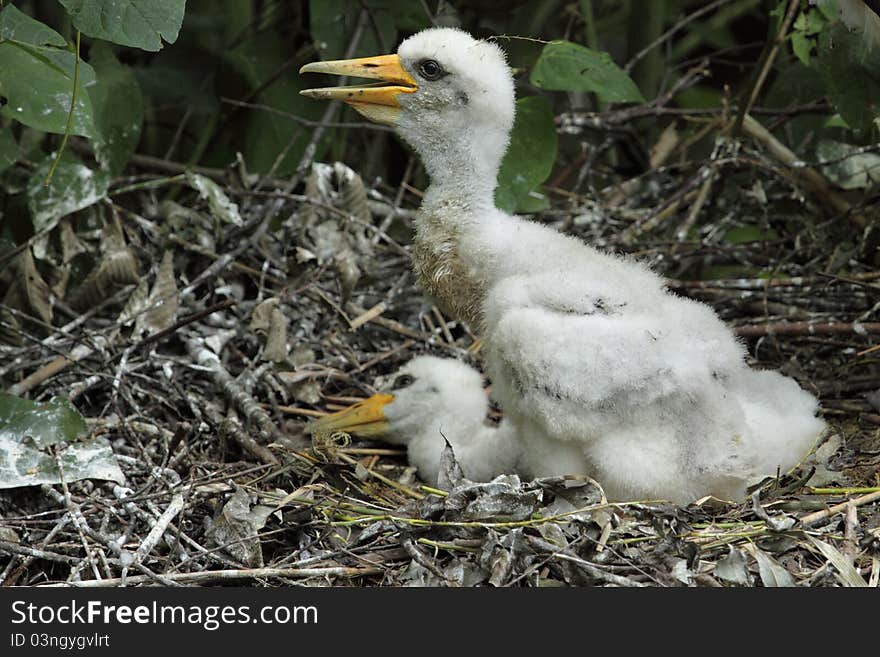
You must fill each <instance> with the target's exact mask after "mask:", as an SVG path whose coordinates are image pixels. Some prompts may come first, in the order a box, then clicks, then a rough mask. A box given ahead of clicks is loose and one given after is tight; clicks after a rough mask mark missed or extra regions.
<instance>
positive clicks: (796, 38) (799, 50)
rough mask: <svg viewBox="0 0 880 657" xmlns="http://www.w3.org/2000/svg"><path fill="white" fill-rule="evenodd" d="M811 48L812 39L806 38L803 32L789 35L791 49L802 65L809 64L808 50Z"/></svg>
mask: <svg viewBox="0 0 880 657" xmlns="http://www.w3.org/2000/svg"><path fill="white" fill-rule="evenodd" d="M812 48H813V40H812V39H809V38H807V37H806V35H804V33H803V32H795V33H793V34H792V35H791V49H792V51H794V54H795V56H796V57H797V58H798V59H799V60H801V63H802V64H803V65H804V66H809V65H810V50H812Z"/></svg>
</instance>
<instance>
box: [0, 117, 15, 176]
mask: <svg viewBox="0 0 880 657" xmlns="http://www.w3.org/2000/svg"><path fill="white" fill-rule="evenodd" d="M18 153H19V149H18V142H16V141H15V137H14V136H13V135H12V130H11V129H9V128H0V171H4V170H5V169H8V168H9V167H11V166H12V165H13V164H15V161H16V160H17V159H18Z"/></svg>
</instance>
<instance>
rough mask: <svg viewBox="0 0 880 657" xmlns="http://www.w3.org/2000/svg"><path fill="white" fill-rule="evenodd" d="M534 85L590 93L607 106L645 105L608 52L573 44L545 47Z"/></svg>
mask: <svg viewBox="0 0 880 657" xmlns="http://www.w3.org/2000/svg"><path fill="white" fill-rule="evenodd" d="M531 82H532V84H534V85H536V86H538V87H541V88H543V89H549V90H551V91H591V92H594V93H595V94H596V96H598V98H599V100H602V101H605V102H608V103H643V102H645V99H644V97H642V94H641V92H640V91H639V88H638V87H637V86H636V83H635V82H633V81H632V78H630V77H629V76H628V75H627V74H626V73H625V72H624V71H623V69H621V68H620V67H619V66H617V64H615V63H614V61H613V60H612V59H611V56H610V55H609V54H608V53H607V52H598V51H596V50H590V49H589V48H585V47H584V46H581V45H578V44H576V43H571V42H570V41H551V42H550V43H548V44H547V45H545V46H544V49H543V50H542V51H541V56H540V57H539V58H538V61H537V62H536V63H535V67H534V68H533V69H532V75H531Z"/></svg>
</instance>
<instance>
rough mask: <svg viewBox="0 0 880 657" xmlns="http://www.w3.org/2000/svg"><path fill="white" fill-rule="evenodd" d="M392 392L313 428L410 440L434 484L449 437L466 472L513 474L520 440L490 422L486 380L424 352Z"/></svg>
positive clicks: (477, 476) (483, 476)
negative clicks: (488, 421) (484, 382)
mask: <svg viewBox="0 0 880 657" xmlns="http://www.w3.org/2000/svg"><path fill="white" fill-rule="evenodd" d="M391 381H392V384H391V386H390V388H389V390H388V391H387V392H386V391H383V392H380V393H378V394H375V395H373V396H372V397H370V398H369V399H365V400H364V401H362V402H359V403H357V404H355V405H353V406H350V407H349V408H346V409H344V410H342V411H339V412H337V413H333V414H331V415H327V416H325V417H322V418H320V419H318V420H316V421H315V422H313V423H311V424H310V425H309V427H308V428H307V431H309V432H311V433H312V434H325V435H326V434H328V433H332V432H336V431H344V432H345V433H350V434H352V435H356V436H362V437H371V436H375V437H381V438H382V440H384V441H385V442H388V443H391V444H393V445H405V446H406V449H407V458H408V460H409V463H410V464H411V465H414V466H415V467H416V468H418V471H419V476H420V477H421V478H422V479H423V480H424V481H425V482H427V483H429V484H432V485H436V484H437V476H438V473H439V470H440V458H441V455H442V453H443V448H444V447H445V446H446V441H447V440H448V441H449V444H450V445H452V449H453V450H454V452H455V456H456V459H457V460H458V463H459V465H460V466H461V469H462V472H463V473H464V476H465V477H467V478H468V479H470V480H472V481H491V480H492V479H494V478H495V477H496V476H498V475H500V474H504V473H509V472H513V471H514V469H515V466H516V462H517V460H518V458H519V444H518V441H517V440H516V436H515V435H514V433H515V432H514V431H513V429H512V427H511V426H510V424H509V423H508V422H507V421H506V420H505V421H502V422H501V424H499V425H498V426H487V425H486V424H485V420H486V415H487V413H488V410H489V400H488V397H487V396H486V391H485V390H484V389H483V378H482V376H481V375H480V373H479V372H478V371H477V370H475V369H474V368H472V367H470V366H468V365H466V364H464V363H462V362H460V361H457V360H452V359H447V358H436V357H434V356H419V357H417V358H414V359H413V360H411V361H410V362H409V363H407V364H406V365H404V366H403V367H402V368H400V370H399V371H398V372H397V374H396V375H395V376H394V377H393V378H392V379H391Z"/></svg>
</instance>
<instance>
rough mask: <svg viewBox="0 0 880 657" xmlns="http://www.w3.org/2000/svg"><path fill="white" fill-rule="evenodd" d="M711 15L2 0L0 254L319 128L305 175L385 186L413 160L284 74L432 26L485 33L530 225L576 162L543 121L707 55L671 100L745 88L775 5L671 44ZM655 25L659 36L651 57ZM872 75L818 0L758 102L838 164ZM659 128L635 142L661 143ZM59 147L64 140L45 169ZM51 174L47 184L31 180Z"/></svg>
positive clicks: (634, 90)
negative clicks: (180, 175)
mask: <svg viewBox="0 0 880 657" xmlns="http://www.w3.org/2000/svg"><path fill="white" fill-rule="evenodd" d="M708 4H710V3H706V2H699V1H696V0H656V1H654V2H650V3H649V2H642V1H639V0H629V1H628V2H611V1H610V0H579V1H577V2H573V1H566V0H536V1H525V0H514V1H513V2H508V3H503V6H501V3H494V2H488V1H485V0H460V1H452V2H443V1H441V2H436V1H432V2H421V1H414V0H308V1H307V0H300V1H297V2H280V1H277V0H222V1H220V2H208V1H207V0H190V1H189V2H185V0H58V1H57V2H56V1H51V0H14V1H12V2H10V0H0V99H2V107H0V176H2V177H0V195H2V198H0V201H2V206H0V207H2V211H3V218H2V219H0V221H2V224H0V240H3V243H5V244H7V246H8V245H9V244H13V245H14V244H20V243H21V242H22V241H23V240H25V239H27V238H28V237H29V236H31V235H33V234H34V233H39V232H40V231H44V230H49V229H51V228H52V227H53V226H54V225H55V223H57V219H58V218H59V217H60V216H63V215H64V214H69V213H71V212H75V211H78V210H82V209H83V208H86V207H88V206H89V205H91V204H93V203H95V202H96V201H97V200H99V199H101V198H104V197H105V195H106V194H107V193H108V190H109V189H110V188H111V186H112V184H113V180H114V179H115V178H117V177H119V176H120V175H122V174H124V173H126V171H128V172H129V173H130V172H131V171H133V170H135V169H136V168H137V166H138V165H139V164H142V163H143V162H144V161H145V160H144V159H143V158H153V159H155V158H159V159H160V160H162V161H165V162H169V163H174V164H175V165H185V166H201V167H209V168H214V169H224V168H227V167H230V166H233V165H234V164H235V163H236V162H238V163H240V165H242V166H244V167H245V169H246V170H247V171H248V172H250V173H256V174H262V175H264V176H268V177H269V178H270V179H278V180H286V179H289V178H290V177H291V176H293V175H294V174H295V173H296V172H297V169H298V168H300V167H301V166H302V165H303V164H304V163H306V160H308V161H311V158H305V159H304V155H305V154H306V153H305V150H306V146H307V145H308V144H309V142H310V140H311V139H312V136H313V134H314V129H315V126H316V124H317V122H319V121H321V120H322V117H323V119H324V120H325V121H327V119H329V122H328V124H329V125H330V126H331V127H332V128H333V129H330V130H326V131H325V132H324V133H323V135H322V137H321V139H320V140H319V141H318V143H317V150H316V152H315V153H314V159H315V160H324V159H341V160H347V161H349V162H351V163H355V164H356V165H357V169H358V170H359V171H360V173H361V174H362V176H363V177H364V178H365V179H368V180H373V179H376V178H382V179H384V180H388V181H395V182H396V181H398V180H400V178H401V177H402V175H403V171H404V170H405V169H406V163H407V160H408V158H409V157H410V155H409V153H408V152H407V150H406V147H405V146H403V145H402V144H401V143H400V142H399V141H397V140H396V139H395V138H394V137H393V136H392V135H390V134H389V133H388V132H387V131H380V130H375V129H363V128H364V127H365V126H363V125H362V124H361V123H360V121H359V119H358V118H357V117H356V115H354V114H353V113H352V112H350V110H347V109H340V108H333V109H329V110H328V106H326V105H325V104H322V103H316V102H314V101H311V100H309V99H306V98H303V97H301V96H300V95H299V91H300V90H301V89H302V88H303V87H304V85H305V84H307V83H308V84H310V85H311V84H313V83H314V81H311V80H309V81H306V80H304V79H302V78H301V77H300V76H299V75H298V74H297V70H298V68H299V67H300V66H301V65H302V64H304V63H306V62H308V61H311V60H314V59H317V58H322V59H328V58H334V59H335V58H341V57H344V56H346V55H348V56H363V55H368V54H377V53H385V52H391V51H393V50H394V49H395V48H396V45H397V44H398V43H399V41H400V40H401V39H402V38H404V37H405V36H407V35H409V34H412V33H413V32H416V31H418V30H420V29H423V28H425V27H429V26H431V25H432V24H439V25H460V26H462V27H463V28H465V29H467V30H469V31H471V32H472V33H474V34H476V35H478V36H482V37H493V38H498V39H499V41H500V42H501V43H502V45H503V46H504V47H505V48H506V49H507V50H508V52H509V56H510V60H511V63H512V65H513V66H514V67H515V69H516V72H517V82H518V95H519V97H520V101H519V105H518V118H517V125H516V129H515V133H514V135H513V139H512V147H511V149H510V153H509V155H508V158H507V160H506V161H505V164H504V167H503V170H502V172H501V175H500V177H499V184H500V185H499V191H498V196H497V201H498V203H499V205H500V206H501V207H503V208H504V209H507V210H511V211H521V212H522V211H524V212H533V211H538V210H540V209H542V208H545V207H546V206H547V204H546V199H545V198H544V196H543V195H542V193H541V185H542V184H546V183H547V182H548V181H549V180H551V179H552V172H553V170H554V167H555V168H556V169H557V170H560V171H562V170H565V168H566V167H567V166H569V165H571V164H572V162H575V161H577V159H578V157H579V156H580V154H579V153H578V149H579V148H580V147H579V145H578V140H568V139H565V138H564V136H563V138H562V139H558V138H557V134H556V128H555V124H554V117H557V116H558V115H559V114H560V113H562V112H564V111H566V110H570V109H582V110H604V109H607V108H609V107H613V106H622V105H626V104H639V103H651V102H652V100H653V99H654V98H655V97H657V96H658V94H662V93H664V92H666V91H667V90H669V89H670V88H673V87H675V85H676V83H677V82H678V81H679V80H680V79H681V78H682V76H683V75H684V74H685V72H686V71H687V70H688V67H690V66H693V65H694V64H695V63H696V62H698V61H699V60H700V58H702V57H705V56H710V55H714V54H717V53H719V52H721V53H724V57H723V58H719V59H718V60H717V62H719V63H717V64H716V65H715V66H716V68H715V69H714V70H713V71H712V75H711V76H710V77H709V78H707V79H705V80H703V81H702V82H700V83H699V84H696V85H693V84H692V85H687V86H686V87H685V88H683V89H681V90H680V92H679V93H678V94H677V95H676V96H675V98H674V101H673V102H674V104H675V105H677V106H679V107H682V108H701V107H704V108H712V107H719V106H721V105H722V104H723V103H729V102H735V101H736V100H737V99H738V98H741V97H742V95H743V94H744V93H745V92H746V91H747V90H748V89H749V88H750V85H751V84H752V83H753V81H754V74H755V70H756V67H757V66H758V64H759V62H760V54H761V49H762V47H763V46H764V44H765V42H766V41H767V40H768V37H767V35H772V34H774V33H775V30H776V29H778V25H779V23H780V21H781V20H782V17H783V14H784V9H785V7H787V6H788V3H787V2H776V1H767V2H760V1H759V0H729V1H727V2H716V3H714V5H715V6H717V10H716V11H711V12H708V11H707V12H706V13H705V16H704V17H702V18H699V19H697V20H692V21H689V22H688V24H686V25H685V26H683V27H682V28H681V29H680V30H677V31H676V30H674V28H675V26H676V25H677V23H678V22H679V21H681V20H682V19H683V17H685V16H689V15H692V14H693V13H694V12H695V11H698V10H699V9H700V8H701V7H706V6H707V5H708ZM713 8H714V7H713ZM668 30H674V31H675V36H674V38H670V39H668V40H662V45H661V46H660V47H653V48H651V47H650V46H651V45H652V43H656V42H657V39H658V37H660V36H661V35H662V34H663V33H664V32H666V31H668ZM78 39H81V46H80V50H79V57H78V56H77V49H76V43H77V41H78ZM713 61H715V60H713ZM77 62H78V63H77ZM878 70H880V47H878V48H874V49H870V48H868V47H867V46H866V45H865V43H864V40H863V39H862V38H861V36H860V35H858V34H853V33H851V32H850V31H849V30H848V29H847V28H846V27H844V26H843V25H842V24H841V23H840V22H839V21H838V20H837V15H836V8H835V7H834V6H833V3H831V4H830V5H829V4H828V3H825V4H822V3H820V5H819V6H818V7H813V6H812V5H808V4H807V3H803V6H802V8H801V9H800V10H799V13H798V16H797V19H796V21H795V22H794V25H793V28H792V30H791V32H790V34H789V35H788V42H787V43H786V46H785V53H784V54H783V56H782V57H779V58H778V59H777V60H776V61H775V62H774V70H773V74H772V76H771V78H770V84H769V88H768V89H767V93H766V99H765V103H766V104H767V105H768V106H770V107H779V108H784V107H786V106H792V105H795V104H804V103H810V102H815V103H821V102H823V99H826V98H827V99H828V101H829V102H830V103H831V105H832V107H833V110H834V111H833V112H831V113H830V116H829V115H825V116H823V115H822V114H819V113H813V114H806V115H805V116H804V117H802V118H798V119H796V120H793V121H791V122H789V123H788V124H787V126H786V128H785V129H786V130H787V131H788V133H789V134H788V136H789V137H790V140H791V143H793V144H797V145H798V147H799V148H800V149H802V151H803V152H804V153H805V154H814V153H816V152H818V151H817V149H818V148H819V147H820V144H822V143H823V142H825V143H826V145H825V150H826V151H827V149H828V148H829V147H828V146H827V143H829V142H831V143H833V144H836V145H837V146H834V148H837V149H838V151H840V148H844V149H845V148H847V147H854V146H859V145H864V144H868V143H872V140H873V141H876V140H877V134H878V127H877V120H876V117H877V115H878V99H880V77H878V74H877V71H878ZM74 89H75V91H74ZM74 97H75V101H76V102H75V104H74V106H73V111H72V112H70V109H71V103H72V101H73V100H74ZM336 112H340V113H339V114H336ZM660 123H662V122H661V121H656V122H655V125H654V126H651V125H647V124H646V130H648V131H656V132H657V133H659V129H660V128H661V127H662V126H661V125H660ZM351 124H356V126H355V127H354V128H348V127H345V126H348V125H351ZM65 133H67V134H69V135H71V136H72V140H71V143H70V145H68V146H66V153H65V156H64V157H63V158H58V150H59V147H61V146H62V143H63V138H62V137H61V135H64V134H65ZM601 138H602V137H601V135H597V140H600V139H601ZM840 145H843V146H840ZM707 147H708V145H707ZM309 155H311V154H309ZM139 158H140V159H139ZM606 158H607V160H608V162H607V163H608V164H610V165H611V166H613V167H618V168H619V167H624V168H625V167H636V168H637V167H639V166H643V165H644V162H643V161H642V162H639V161H638V158H636V159H635V160H633V159H632V158H631V157H629V156H628V155H626V154H625V153H621V152H620V151H619V150H617V149H610V150H609V151H608V152H607V155H606ZM56 160H57V162H56ZM53 166H54V167H56V169H55V170H54V173H53V174H52V180H51V185H50V186H49V187H48V188H45V187H44V186H43V185H41V184H39V183H40V180H41V179H42V180H43V181H45V180H46V179H47V177H48V173H49V171H50V170H51V169H52V168H53ZM412 182H413V183H414V184H415V185H416V186H423V185H424V184H426V181H425V179H424V174H423V173H421V171H420V170H418V169H417V170H416V175H415V177H414V178H413V181H412ZM0 253H2V249H0Z"/></svg>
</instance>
